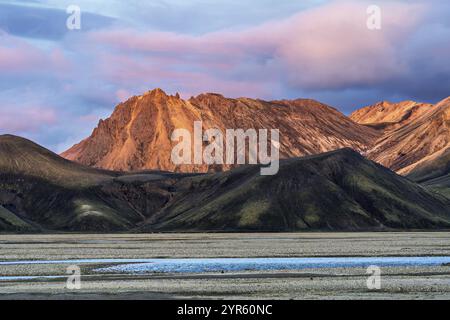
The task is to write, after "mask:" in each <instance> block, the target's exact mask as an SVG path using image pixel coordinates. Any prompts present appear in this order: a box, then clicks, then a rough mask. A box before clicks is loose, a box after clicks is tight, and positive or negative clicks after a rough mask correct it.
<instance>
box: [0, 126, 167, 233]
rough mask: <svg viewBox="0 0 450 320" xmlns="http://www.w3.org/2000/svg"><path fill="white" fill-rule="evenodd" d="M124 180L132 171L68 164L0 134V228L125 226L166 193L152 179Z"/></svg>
mask: <svg viewBox="0 0 450 320" xmlns="http://www.w3.org/2000/svg"><path fill="white" fill-rule="evenodd" d="M157 176H158V175H156V177H157ZM153 178H155V175H152V174H149V175H147V177H146V179H153ZM127 179H128V180H130V181H134V178H133V175H125V176H119V175H118V174H117V173H115V172H108V171H103V170H97V169H92V168H88V167H85V166H82V165H79V164H76V163H73V162H70V161H68V160H66V159H63V158H61V157H60V156H58V155H56V154H54V153H52V152H51V151H49V150H46V149H44V148H42V147H41V146H39V145H37V144H35V143H33V142H31V141H29V140H26V139H23V138H20V137H16V136H11V135H3V136H0V230H3V231H33V230H34V231H37V230H41V231H45V230H60V231H119V230H128V229H130V228H131V227H133V225H134V224H135V223H137V222H139V221H142V220H143V219H144V218H145V215H146V214H149V213H152V212H153V206H157V207H159V206H160V205H162V204H163V203H164V202H165V201H167V196H166V195H165V194H164V193H165V192H166V191H165V190H159V189H158V184H157V183H155V184H152V186H151V188H150V189H145V188H146V186H145V185H144V186H143V185H141V184H136V185H135V184H133V183H129V182H126V181H125V182H124V181H122V180H127ZM138 179H139V177H137V178H136V180H138Z"/></svg>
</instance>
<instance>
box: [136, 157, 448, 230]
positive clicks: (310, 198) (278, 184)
mask: <svg viewBox="0 0 450 320" xmlns="http://www.w3.org/2000/svg"><path fill="white" fill-rule="evenodd" d="M176 187H177V192H176V193H175V197H174V199H173V200H172V201H171V202H170V204H169V205H168V206H167V207H166V208H164V210H162V211H161V212H160V213H159V214H158V215H156V216H153V217H152V218H151V219H150V220H149V221H148V222H147V225H146V226H144V227H143V230H154V229H157V230H186V231H187V230H230V231H231V230H267V231H295V230H368V229H372V230H373V229H375V230H377V229H385V228H398V229H409V228H418V229H426V228H443V227H449V226H450V203H449V201H448V200H447V199H446V198H444V197H441V196H438V195H435V194H433V193H432V192H430V191H428V190H426V189H425V188H423V187H422V186H420V185H418V184H415V183H413V182H411V181H409V180H408V179H406V178H404V177H401V176H399V175H397V174H395V173H394V172H392V171H390V170H389V169H386V168H384V167H382V166H380V165H377V164H375V163H374V162H372V161H369V160H366V159H365V158H363V157H362V156H361V155H359V154H358V153H356V152H354V151H352V150H351V149H342V150H338V151H333V152H329V153H325V154H321V155H317V156H309V157H304V158H297V159H289V160H285V161H282V162H281V163H280V171H279V173H278V174H277V175H275V176H260V175H259V168H258V167H241V168H239V169H237V170H234V171H231V172H226V173H218V174H213V175H209V176H198V177H192V178H186V179H183V180H182V181H180V182H179V183H178V184H177V185H176Z"/></svg>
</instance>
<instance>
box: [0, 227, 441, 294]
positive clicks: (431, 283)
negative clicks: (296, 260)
mask: <svg viewBox="0 0 450 320" xmlns="http://www.w3.org/2000/svg"><path fill="white" fill-rule="evenodd" d="M0 248H1V249H0V261H17V260H64V259H101V258H103V259H105V258H122V259H124V258H127V259H141V258H218V257H225V258H231V257H236V258H240V257H364V256H365V257H375V256H450V233H449V232H439V233H437V232H436V233H289V234H286V233H283V234H272V233H270V234H269V233H263V234H148V235H142V234H137V235H135V234H131V235H130V234H119V235H91V234H84V235H79V234H77V235H74V234H61V235H0ZM105 266H107V265H102V264H101V265H99V264H96V263H84V264H80V268H81V271H82V277H81V289H80V290H69V289H67V288H66V278H65V277H63V278H55V279H31V280H10V281H0V298H2V299H22V298H33V299H34V298H35V299H40V298H44V299H47V298H50V299H52V298H54V299H64V298H92V299H97V298H108V299H122V298H125V299H168V298H202V299H203V298H212V299H216V298H238V299H239V298H250V299H253V298H255V299H257V298H262V299H266V298H277V299H321V298H328V299H360V298H367V299H381V298H382V299H386V298H387V299H449V298H450V266H433V267H385V268H382V278H381V279H382V286H381V289H380V290H369V289H368V288H367V285H366V280H367V277H368V275H367V274H366V269H365V268H320V269H305V270H296V271H289V270H284V271H273V270H271V271H239V272H224V273H221V272H215V273H201V274H197V273H186V274H184V273H181V274H180V273H178V274H169V273H157V274H155V273H151V274H145V275H127V274H98V273H96V272H94V271H93V270H95V269H97V268H99V267H105ZM66 268H67V264H51V265H50V264H42V265H3V266H0V276H36V275H38V276H64V275H65V273H66Z"/></svg>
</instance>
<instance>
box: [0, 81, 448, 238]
mask: <svg viewBox="0 0 450 320" xmlns="http://www.w3.org/2000/svg"><path fill="white" fill-rule="evenodd" d="M449 110H450V98H447V99H445V100H443V101H441V102H439V103H437V104H426V103H418V102H414V101H405V102H401V103H390V102H386V101H384V102H380V103H377V104H375V105H371V106H367V107H364V108H362V109H359V110H357V111H355V112H353V113H352V114H351V115H350V116H349V117H347V116H345V115H344V114H342V113H340V112H339V111H338V110H337V109H334V108H332V107H330V106H328V105H325V104H322V103H320V102H317V101H314V100H308V99H296V100H277V101H264V100H259V99H249V98H238V99H230V98H225V97H223V96H222V95H219V94H213V93H208V94H201V95H199V96H197V97H192V98H190V99H189V100H183V99H181V98H180V96H179V95H178V94H176V95H167V94H166V93H165V92H163V91H162V90H161V89H155V90H152V91H149V92H147V93H145V94H144V95H142V96H136V97H132V98H130V99H128V100H127V101H125V102H123V103H121V104H119V105H118V106H117V107H116V108H115V110H114V112H113V113H112V115H111V117H109V118H108V119H106V120H100V122H99V124H98V126H97V128H95V129H94V131H93V133H92V135H91V136H90V137H88V138H86V139H85V140H83V141H81V142H80V143H78V144H76V145H74V146H73V147H72V148H70V149H69V150H67V151H65V152H63V153H62V154H61V156H60V155H56V154H55V153H53V152H51V151H49V150H47V149H45V148H43V147H41V146H39V145H37V144H35V143H33V142H31V141H29V140H26V139H24V138H21V137H17V136H12V135H3V136H0V231H8V232H53V231H96V232H111V231H135V232H154V231H155V232H156V231H158V232H159V231H304V230H348V231H356V230H391V229H401V230H403V229H443V228H450V148H449V142H450V141H449V137H450V132H449V131H448V130H449V128H448V126H449V120H450V118H449V115H450V111H449ZM194 121H202V123H203V126H204V128H205V129H207V128H218V129H221V130H222V131H224V130H225V129H229V128H242V129H251V128H253V129H271V128H274V129H279V130H280V156H281V158H282V159H283V160H281V162H280V169H279V172H278V174H276V175H274V176H261V175H260V171H259V169H260V166H259V165H241V166H238V167H237V166H233V165H211V166H208V165H181V166H176V165H174V164H173V163H172V161H171V159H170V154H171V150H172V147H173V146H174V143H175V142H173V141H171V139H170V135H171V132H172V131H173V130H174V129H177V128H184V129H187V130H189V131H190V132H192V131H193V123H194Z"/></svg>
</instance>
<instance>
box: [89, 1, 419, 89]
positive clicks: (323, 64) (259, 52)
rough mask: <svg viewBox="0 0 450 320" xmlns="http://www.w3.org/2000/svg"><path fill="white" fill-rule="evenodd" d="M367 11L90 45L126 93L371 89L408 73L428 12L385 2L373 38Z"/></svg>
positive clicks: (116, 33) (112, 37) (329, 9)
mask: <svg viewBox="0 0 450 320" xmlns="http://www.w3.org/2000/svg"><path fill="white" fill-rule="evenodd" d="M369 4H371V3H369V2H366V1H335V2H332V3H330V4H327V5H323V6H320V7H317V8H314V9H310V10H306V11H303V12H300V13H298V14H296V15H294V16H292V17H290V18H288V19H285V20H281V21H275V22H269V23H266V24H263V25H260V26H257V27H253V28H249V29H247V30H242V31H238V32H226V31H220V32H214V33H209V34H204V35H200V36H192V35H180V34H174V33H167V32H136V30H104V31H99V32H94V33H92V34H90V35H89V38H88V39H89V40H88V41H89V42H91V46H93V47H95V48H96V49H98V47H99V46H100V47H104V48H108V49H105V50H104V52H102V59H101V65H100V67H99V72H100V74H99V76H105V77H107V78H108V79H113V81H116V82H118V83H119V84H120V85H121V86H122V85H126V84H127V83H129V84H143V83H148V84H151V83H152V82H159V83H167V82H169V83H176V84H178V85H179V87H182V88H188V90H190V91H193V92H202V91H206V90H208V88H210V87H211V85H212V84H214V85H215V86H216V87H215V88H216V90H215V91H218V90H224V88H225V90H224V91H225V92H226V91H227V88H228V90H229V91H233V92H232V93H231V94H232V95H239V94H240V92H242V91H244V90H240V88H247V89H249V88H251V89H252V90H254V91H257V92H265V91H266V90H267V88H269V87H271V86H272V87H273V86H275V87H276V86H277V85H276V84H277V82H283V83H285V84H287V85H288V86H290V87H295V88H299V89H312V90H315V89H317V90H319V89H338V88H345V87H349V86H364V85H366V86H370V85H373V84H377V83H381V82H384V81H387V80H389V79H391V78H394V77H398V76H399V75H404V74H405V73H407V72H408V65H407V64H405V63H404V61H402V58H401V54H400V53H401V48H402V44H403V43H404V42H405V41H407V38H408V35H409V34H410V33H411V32H413V31H414V30H415V29H416V28H417V25H418V23H419V21H420V19H421V17H422V15H423V12H424V10H425V8H426V7H425V5H422V4H406V3H398V2H382V3H381V9H382V30H380V31H373V30H369V29H368V28H367V26H366V20H367V17H368V16H367V13H366V9H367V7H368V5H369ZM94 44H95V45H94ZM226 93H227V92H226ZM242 93H244V92H242ZM248 94H249V93H248V92H247V95H248ZM250 94H251V93H250ZM263 96H266V95H264V94H263Z"/></svg>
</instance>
